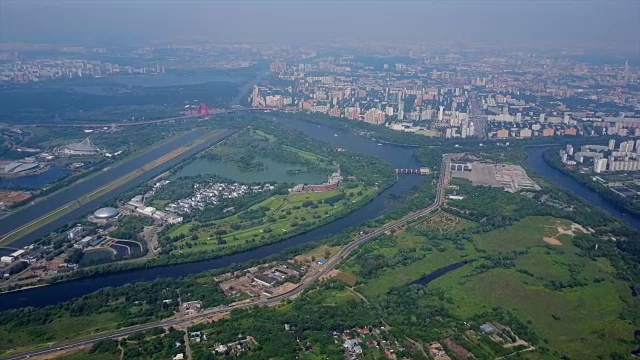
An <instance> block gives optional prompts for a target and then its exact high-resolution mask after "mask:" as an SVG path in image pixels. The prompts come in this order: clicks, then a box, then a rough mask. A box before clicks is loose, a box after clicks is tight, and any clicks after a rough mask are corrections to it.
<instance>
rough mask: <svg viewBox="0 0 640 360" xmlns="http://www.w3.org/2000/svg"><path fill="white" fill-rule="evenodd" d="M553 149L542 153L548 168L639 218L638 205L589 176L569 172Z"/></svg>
mask: <svg viewBox="0 0 640 360" xmlns="http://www.w3.org/2000/svg"><path fill="white" fill-rule="evenodd" d="M554 150H555V149H547V150H545V151H544V152H543V154H542V158H543V159H544V161H545V162H546V163H547V164H549V166H552V167H554V168H555V169H557V170H559V171H561V172H563V173H564V174H566V175H568V176H570V177H571V178H573V179H574V180H575V181H577V182H579V183H580V184H582V185H584V186H586V187H588V188H589V189H591V190H592V191H594V192H596V193H597V194H598V195H600V196H602V197H603V198H605V199H606V200H607V201H609V202H611V203H612V204H613V205H615V206H617V207H618V208H619V209H620V210H622V211H626V212H629V213H630V214H632V215H634V216H636V217H640V208H639V207H638V205H635V204H634V203H633V201H631V200H628V199H626V198H624V197H622V196H621V195H618V194H616V193H615V192H614V191H613V190H611V189H609V188H608V187H607V186H604V185H602V184H600V183H598V182H596V181H593V180H592V176H591V175H589V174H582V173H578V172H576V171H575V170H574V171H572V170H569V169H567V168H566V167H565V166H563V164H562V162H560V159H559V158H556V157H555V156H556V155H557V154H556V153H554Z"/></svg>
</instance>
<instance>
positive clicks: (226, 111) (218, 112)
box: [27, 107, 279, 128]
mask: <svg viewBox="0 0 640 360" xmlns="http://www.w3.org/2000/svg"><path fill="white" fill-rule="evenodd" d="M265 110H279V109H277V108H269V107H255V108H248V107H234V108H231V109H209V110H208V111H204V110H203V111H204V113H203V114H202V115H200V114H192V115H185V116H176V117H170V118H165V119H158V120H146V121H136V122H121V123H109V124H95V123H91V124H35V125H27V126H47V127H48V126H56V127H84V128H101V127H105V126H106V127H119V126H137V125H148V124H160V123H165V122H171V121H178V120H187V119H195V118H203V117H204V118H205V119H208V116H209V115H222V114H230V113H235V112H242V111H265ZM207 112H208V115H207V114H206V113H207Z"/></svg>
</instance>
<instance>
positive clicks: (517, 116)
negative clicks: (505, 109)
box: [516, 112, 522, 122]
mask: <svg viewBox="0 0 640 360" xmlns="http://www.w3.org/2000/svg"><path fill="white" fill-rule="evenodd" d="M516 121H517V122H520V121H522V113H520V112H519V113H517V114H516Z"/></svg>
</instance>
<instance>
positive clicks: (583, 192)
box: [527, 146, 640, 229]
mask: <svg viewBox="0 0 640 360" xmlns="http://www.w3.org/2000/svg"><path fill="white" fill-rule="evenodd" d="M549 148H550V147H546V146H532V147H529V148H528V149H527V164H528V165H529V167H530V168H531V169H532V170H533V171H535V172H536V173H538V174H539V175H541V176H542V177H544V178H545V179H547V180H549V181H551V182H552V183H554V184H556V185H558V186H559V187H561V188H563V189H565V190H567V191H569V192H570V193H571V194H573V195H575V196H577V197H578V198H580V199H582V200H583V201H585V202H586V203H588V204H590V205H593V206H595V207H598V208H600V209H602V210H604V211H606V212H608V213H609V214H611V215H613V216H614V217H616V218H618V219H620V220H622V221H623V222H624V223H626V224H627V225H629V226H631V227H633V228H636V229H640V219H638V218H637V217H635V216H633V215H631V214H628V213H626V212H624V211H623V210H620V208H618V207H617V206H615V205H614V204H613V203H611V202H610V201H609V200H607V199H605V198H604V197H602V196H601V195H600V194H598V193H597V192H595V191H593V190H591V189H589V188H588V187H586V186H585V185H583V184H581V183H580V182H578V181H576V180H574V179H573V178H572V177H570V176H569V175H567V174H565V173H563V172H562V171H560V170H558V169H556V168H554V167H553V166H551V165H549V164H547V162H546V161H544V159H543V158H542V153H544V152H545V151H546V150H547V149H549Z"/></svg>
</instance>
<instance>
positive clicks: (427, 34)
mask: <svg viewBox="0 0 640 360" xmlns="http://www.w3.org/2000/svg"><path fill="white" fill-rule="evenodd" d="M180 39H182V40H185V39H187V40H188V39H200V40H211V41H256V42H265V41H276V42H285V43H286V42H298V43H300V42H304V41H327V42H329V41H362V42H420V43H453V42H462V43H481V44H485V43H488V44H504V45H505V46H509V45H520V46H522V45H527V44H531V45H532V46H538V45H541V44H547V45H548V44H551V45H553V46H556V47H570V46H576V47H584V46H593V47H596V48H597V47H598V46H610V47H617V48H620V49H633V50H635V51H636V52H638V51H640V0H535V1H531V0H446V1H445V0H368V1H363V0H260V1H256V0H236V1H227V0H211V1H207V0H180V1H178V0H0V41H3V42H6V41H29V42H63V43H78V44H95V45H99V44H109V45H117V44H119V45H134V44H135V45H139V44H143V43H145V42H151V41H160V42H173V41H176V40H180Z"/></svg>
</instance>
